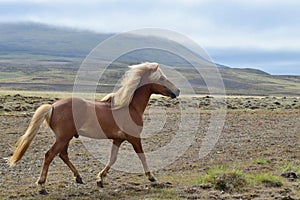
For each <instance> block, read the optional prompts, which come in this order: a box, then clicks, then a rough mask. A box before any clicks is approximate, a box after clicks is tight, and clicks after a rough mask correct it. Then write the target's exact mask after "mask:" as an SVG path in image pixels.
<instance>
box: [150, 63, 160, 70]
mask: <svg viewBox="0 0 300 200" xmlns="http://www.w3.org/2000/svg"><path fill="white" fill-rule="evenodd" d="M158 66H159V65H158V63H153V65H151V70H153V71H157V69H158Z"/></svg>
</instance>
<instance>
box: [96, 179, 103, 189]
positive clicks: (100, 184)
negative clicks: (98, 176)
mask: <svg viewBox="0 0 300 200" xmlns="http://www.w3.org/2000/svg"><path fill="white" fill-rule="evenodd" d="M97 186H98V187H99V188H104V185H103V182H102V180H101V181H97Z"/></svg>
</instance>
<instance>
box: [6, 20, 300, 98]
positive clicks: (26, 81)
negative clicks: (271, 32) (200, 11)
mask: <svg viewBox="0 0 300 200" xmlns="http://www.w3.org/2000/svg"><path fill="white" fill-rule="evenodd" d="M113 35H114V34H101V33H95V32H91V31H87V30H78V29H71V28H63V27H56V26H48V25H44V24H35V23H12V24H0V89H16V90H45V89H46V90H62V91H66V90H67V91H72V89H73V83H74V79H75V76H76V73H77V71H78V69H79V67H80V64H81V63H82V61H83V60H84V58H85V57H86V56H87V55H88V54H89V53H90V52H91V50H92V49H93V48H95V46H96V45H98V44H99V43H100V42H102V41H104V40H105V39H107V38H109V37H111V36H113ZM125 39H126V40H127V41H129V42H136V43H140V44H149V43H151V44H159V45H161V46H166V47H169V48H171V49H178V50H183V51H189V49H185V47H183V46H181V45H180V44H178V43H176V42H174V41H172V40H167V39H161V38H156V37H150V36H148V37H145V36H132V35H128V37H127V38H125ZM194 56H199V55H196V54H195V55H194ZM199 58H200V57H199ZM200 59H202V60H203V62H204V63H205V62H207V61H206V60H205V59H203V58H200ZM144 61H153V62H158V63H160V64H163V65H166V66H174V69H176V70H177V71H178V72H179V73H180V74H181V75H182V76H184V77H185V78H186V79H187V80H188V82H189V83H190V84H191V85H192V86H193V88H194V89H195V91H196V92H197V93H203V94H207V92H208V91H207V86H206V83H205V80H204V79H203V78H202V77H201V76H199V74H197V72H196V71H195V69H194V68H193V67H192V65H191V64H190V63H189V62H188V61H187V60H185V59H184V58H181V57H180V56H178V55H175V54H174V53H171V52H166V51H164V50H161V49H151V48H149V49H137V50H135V51H131V52H128V53H126V54H124V55H121V56H120V57H119V58H118V59H117V60H115V61H114V62H113V63H112V64H111V65H110V66H109V67H108V68H107V70H106V71H105V73H104V74H103V76H102V77H103V80H100V83H99V84H100V86H99V87H98V88H99V92H109V91H111V87H113V85H114V84H116V83H117V81H118V79H119V78H120V77H121V76H122V74H123V73H124V71H125V70H126V68H124V66H127V65H131V64H136V63H140V62H144ZM105 64H107V63H105V60H103V61H102V60H101V61H99V63H97V65H99V66H101V65H102V66H104V65H105ZM211 64H213V63H209V64H208V65H211ZM216 66H217V67H218V69H219V71H220V74H221V76H222V79H223V82H224V85H225V89H226V93H227V94H232V95H300V77H299V76H274V75H270V74H268V73H266V72H263V71H261V70H257V69H251V68H245V69H240V68H232V67H228V66H224V65H221V64H216ZM206 78H208V79H213V78H214V77H206Z"/></svg>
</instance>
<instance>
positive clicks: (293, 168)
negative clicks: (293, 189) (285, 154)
mask: <svg viewBox="0 0 300 200" xmlns="http://www.w3.org/2000/svg"><path fill="white" fill-rule="evenodd" d="M281 171H282V172H288V171H293V172H296V173H297V174H300V167H299V166H297V165H296V164H294V163H291V162H290V163H288V164H286V165H283V166H282V168H281Z"/></svg>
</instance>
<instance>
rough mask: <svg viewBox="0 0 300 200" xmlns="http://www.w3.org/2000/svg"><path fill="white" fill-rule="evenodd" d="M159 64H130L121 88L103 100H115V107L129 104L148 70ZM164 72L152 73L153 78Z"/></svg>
mask: <svg viewBox="0 0 300 200" xmlns="http://www.w3.org/2000/svg"><path fill="white" fill-rule="evenodd" d="M154 65H158V64H157V63H142V64H138V65H132V66H129V68H130V70H128V71H127V72H126V73H125V75H124V77H123V80H122V82H121V88H120V89H119V90H118V91H117V92H116V93H110V94H108V95H106V96H105V97H103V98H102V99H101V101H106V102H113V108H114V109H119V108H122V107H126V106H129V104H130V102H131V100H132V97H133V95H134V91H135V90H136V89H137V87H138V85H139V84H140V81H141V78H142V77H143V75H144V73H145V72H146V71H147V70H150V69H151V67H152V66H154ZM161 74H162V73H161V71H160V70H157V71H156V72H154V73H153V74H152V75H151V79H152V80H153V79H156V78H157V77H158V76H160V75H161Z"/></svg>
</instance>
